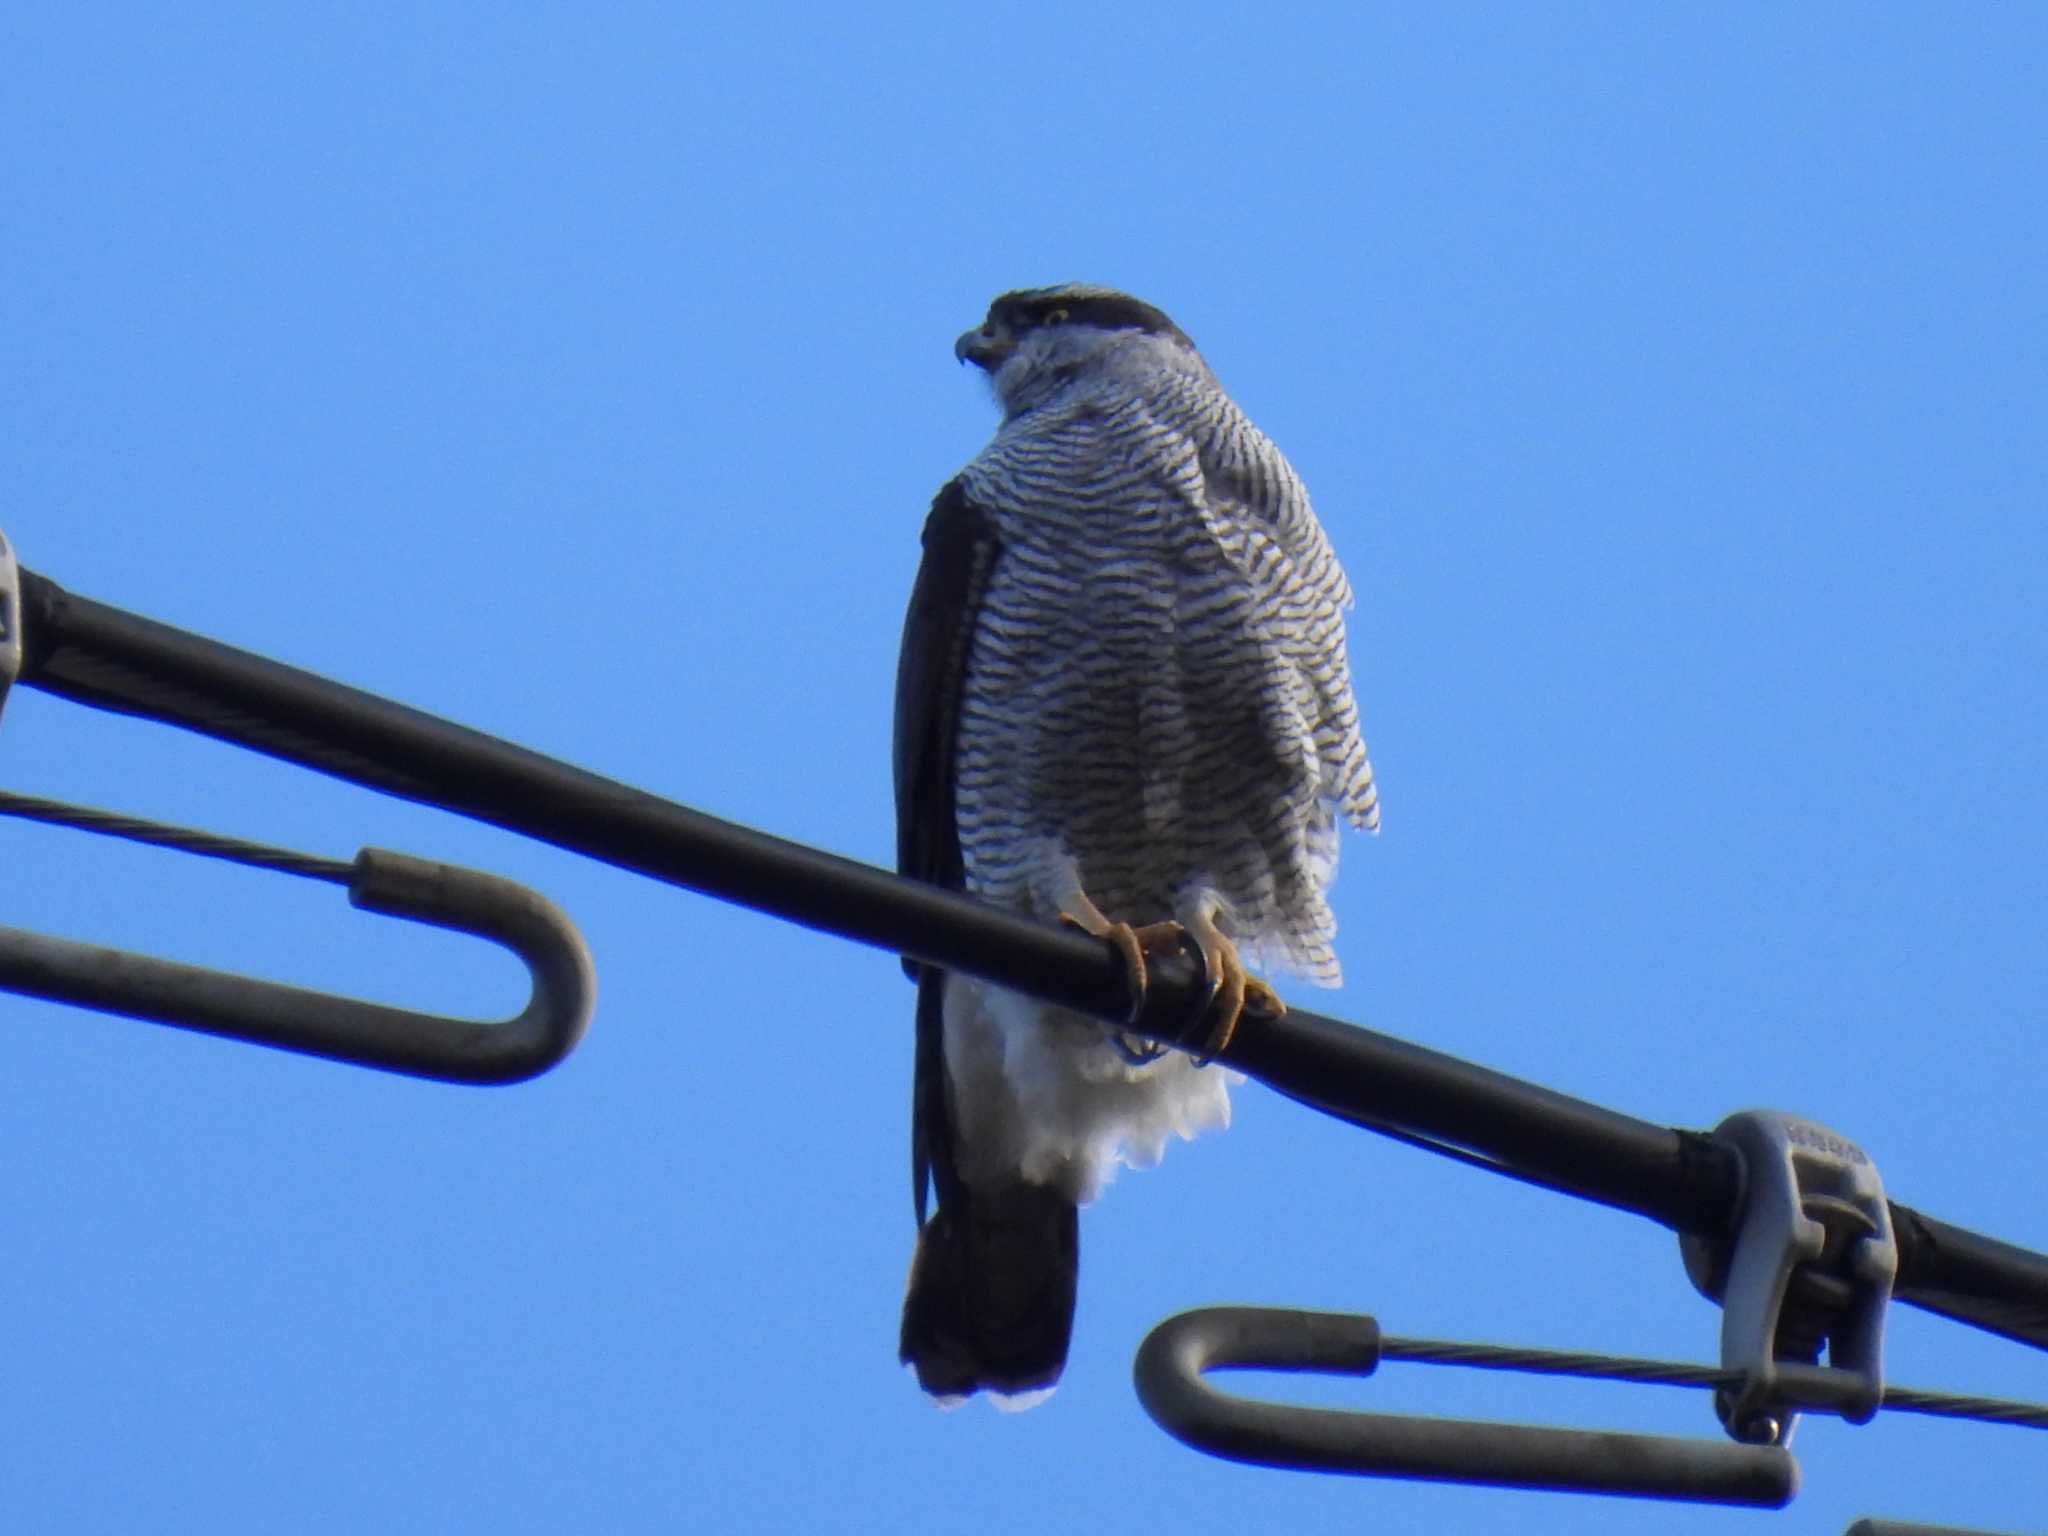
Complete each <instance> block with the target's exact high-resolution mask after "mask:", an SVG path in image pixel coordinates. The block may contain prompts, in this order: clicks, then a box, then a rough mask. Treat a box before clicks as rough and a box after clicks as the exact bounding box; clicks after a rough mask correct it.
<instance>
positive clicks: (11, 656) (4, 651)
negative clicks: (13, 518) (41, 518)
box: [0, 533, 21, 709]
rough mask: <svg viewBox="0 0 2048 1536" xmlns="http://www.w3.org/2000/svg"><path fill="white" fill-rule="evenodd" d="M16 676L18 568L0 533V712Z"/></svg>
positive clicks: (18, 672) (18, 670)
mask: <svg viewBox="0 0 2048 1536" xmlns="http://www.w3.org/2000/svg"><path fill="white" fill-rule="evenodd" d="M20 676H21V567H20V566H18V565H16V564H15V562H14V549H13V546H12V545H10V544H9V543H8V542H7V535H6V534H4V533H0V709H5V708H6V707H7V690H8V689H9V688H11V687H13V686H14V680H15V679H16V678H17V677H20Z"/></svg>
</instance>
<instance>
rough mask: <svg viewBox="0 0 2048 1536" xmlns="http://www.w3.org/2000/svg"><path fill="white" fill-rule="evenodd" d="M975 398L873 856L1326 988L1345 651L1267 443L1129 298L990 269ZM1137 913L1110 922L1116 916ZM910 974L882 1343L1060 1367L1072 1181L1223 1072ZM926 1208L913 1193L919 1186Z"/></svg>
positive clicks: (1224, 1028) (1220, 967) (1353, 797)
mask: <svg viewBox="0 0 2048 1536" xmlns="http://www.w3.org/2000/svg"><path fill="white" fill-rule="evenodd" d="M953 350H954V352H955V353H956V354H957V355H958V356H959V357H960V358H961V359H963V360H965V361H968V362H972V363H974V364H976V365H977V366H978V367H980V368H982V369H983V370H985V371H986V372H987V374H988V376H989V381H990V383H991V385H992V386H993V388H994V390H995V396H996V399H997V401H998V403H999V404H1000V405H1001V407H1002V412H1003V420H1002V425H1001V426H1000V427H998V428H997V429H996V435H995V438H994V440H993V441H991V442H990V443H989V445H988V446H987V447H986V448H984V449H983V450H982V451H981V453H980V455H979V456H977V457H976V458H975V459H974V461H973V462H972V463H970V464H969V465H968V466H967V467H966V468H965V469H964V470H962V471H961V472H960V474H959V476H958V477H957V478H955V479H954V480H953V481H952V482H950V483H949V484H948V485H946V486H945V488H944V489H942V490H941V491H940V492H939V494H938V497H937V499H936V500H935V502H934V503H933V506H932V510H931V516H930V518H929V520H928V521H927V522H926V524H925V531H924V562H923V566H922V568H921V569H920V570H919V572H918V577H917V586H916V589H915V591H914V592H913V594H912V597H911V601H910V613H909V617H908V619H907V620H906V622H905V626H904V636H903V654H902V661H901V665H900V669H899V672H898V676H897V692H896V751H895V767H896V815H897V840H898V841H897V847H898V862H899V866H900V868H901V870H902V872H903V873H904V874H906V875H910V876H913V877H915V878H917V879H920V880H927V881H931V882H933V883H934V884H938V885H944V886H950V887H953V888H955V889H964V890H967V891H971V892H973V893H974V894H975V895H977V896H980V897H982V898H983V899H984V900H987V901H991V902H994V903H997V904H998V905H1000V906H1003V907H1007V908H1009V909H1011V910H1013V911H1016V912H1021V913H1026V914H1030V915H1032V916H1036V917H1043V918H1046V919H1049V920H1050V919H1055V918H1057V919H1062V920H1065V921H1067V922H1071V923H1074V924H1077V925H1078V926H1080V927H1082V928H1084V929H1086V930H1087V931H1088V932H1090V933H1095V934H1099V935H1102V936H1103V937H1106V938H1110V939H1112V940H1114V941H1115V942H1116V943H1117V944H1118V945H1119V947H1120V948H1121V949H1122V950H1123V952H1124V954H1125V958H1126V963H1127V964H1128V965H1129V967H1130V970H1131V978H1132V986H1133V990H1134V993H1135V994H1136V995H1140V996H1141V995H1142V990H1143V986H1144V979H1145V960H1146V956H1147V955H1148V954H1158V953H1161V952H1162V951H1163V950H1164V949H1166V948H1169V947H1177V946H1178V945H1179V944H1180V943H1182V942H1183V941H1184V940H1192V941H1193V942H1195V943H1197V944H1199V945H1200V946H1201V949H1202V951H1203V954H1204V957H1205V959H1207V961H1208V962H1209V965H1210V974H1211V976H1212V977H1217V978H1220V980H1221V986H1220V988H1219V993H1218V997H1217V999H1216V1002H1215V1003H1214V1004H1213V1005H1212V1009H1211V1013H1210V1016H1209V1020H1208V1024H1207V1029H1206V1033H1207V1035H1208V1038H1207V1040H1206V1041H1204V1042H1198V1043H1201V1044H1205V1045H1206V1046H1207V1048H1208V1049H1210V1050H1212V1051H1213V1050H1215V1049H1219V1048H1220V1047H1221V1046H1222V1044H1223V1043H1224V1042H1225V1041H1226V1040H1227V1039H1228V1038H1229V1034H1230V1031H1231V1030H1232V1028H1234V1027H1235V1024H1236V1022H1237V1019H1238V1017H1239V1013H1240V1010H1241V1009H1242V1008H1244V1007H1245V1006H1246V1005H1247V1003H1249V1005H1250V1006H1252V1007H1253V1008H1256V1009H1264V1010H1267V1011H1271V1012H1278V1011H1280V1008H1281V1005H1280V1002H1279V999H1278V998H1276V997H1274V996H1273V994H1272V992H1271V990H1270V989H1269V988H1267V987H1265V985H1264V984H1263V983H1261V982H1258V981H1255V980H1253V981H1249V982H1248V981H1247V978H1246V976H1245V971H1244V967H1243V965H1242V964H1241V963H1240V961H1239V959H1238V953H1237V952H1238V951H1239V950H1242V951H1243V952H1244V953H1245V954H1246V955H1247V956H1248V957H1249V958H1251V959H1252V960H1253V961H1255V962H1256V963H1258V964H1260V965H1261V966H1264V967H1266V968H1269V969H1274V970H1282V971H1290V972H1293V973H1295V974H1297V975H1300V976H1303V977H1305V978H1307V979H1308V980H1310V981H1313V982H1318V983H1321V984H1324V985H1335V984H1336V982H1337V980H1338V968H1337V957H1336V955H1335V954H1334V953H1333V952H1332V951H1331V947H1330V940H1331V937H1332V935H1333V933H1334V930H1335V926H1336V925H1335V921H1334V919H1333V918H1332V917H1331V914H1330V908H1329V906H1328V904H1327V903H1326V901H1325V900H1324V891H1325V889H1326V888H1327V887H1328V885H1329V883H1330V879H1331V877H1332V875H1333V874H1334V872H1335V869H1336V863H1337V821H1338V818H1339V817H1340V816H1341V817H1342V818H1343V819H1344V820H1346V821H1349V822H1350V823H1351V824H1352V825H1353V826H1356V827H1361V828H1364V829H1366V830H1371V829H1373V828H1375V827H1377V826H1378V824H1379V809H1378V800H1377V796H1376V794H1375V792H1374V789H1373V781H1372V769H1371V767H1370V766H1369V764H1368V763H1367V761H1366V755H1365V745H1364V743H1363V742H1362V741H1361V740H1360V739H1359V734H1358V710H1357V705H1356V703H1355V702H1354V700H1353V698H1352V694H1351V677H1350V669H1349V665H1348V663H1347V661H1346V658H1345V652H1344V628H1343V617H1342V611H1343V609H1344V608H1345V607H1346V606H1348V605H1349V603H1350V601H1351V590H1350V587H1349V586H1348V585H1347V583H1346V582H1345V579H1344V573H1343V571H1342V570H1341V569H1340V568H1339V567H1338V564H1337V560H1336V557H1335V556H1334V555H1333V554H1332V553H1331V552H1330V546H1329V544H1328V542H1327V541H1326V540H1325V538H1324V536H1323V530H1322V528H1321V527H1320V526H1319V525H1318V524H1317V522H1316V519H1315V516H1314V514H1313V513H1311V512H1310V510H1309V504H1308V496H1307V494H1306V493H1305V492H1304V491H1303V489H1302V486H1301V482H1300V480H1299V479H1297V478H1296V477H1295V474H1294V471H1293V469H1292V468H1290V467H1289V465H1288V463H1287V461H1286V460H1285V459H1284V458H1282V457H1281V456H1280V451H1279V450H1278V449H1277V448H1275V447H1274V446H1273V444H1272V443H1271V442H1269V441H1268V440H1267V438H1266V437H1265V435H1264V434H1263V433H1261V432H1260V431H1259V430H1258V428H1256V427H1254V426H1253V425H1252V424H1251V422H1249V421H1248V420H1246V419H1245V416H1244V414H1243V413H1242V412H1241V411H1239V410H1238V408H1237V407H1236V406H1235V405H1233V404H1232V403H1231V401H1230V397H1229V396H1227V395H1226V394H1224V393H1223V390H1222V388H1221V386H1219V385H1218V384H1217V382H1216V379H1215V376H1214V375H1213V374H1211V373H1210V372H1209V368H1208V365H1207V364H1205V363H1204V362H1203V361H1202V357H1201V354H1200V353H1198V352H1197V351H1196V350H1195V346H1194V343H1193V342H1191V341H1189V340H1188V338H1187V337H1186V336H1185V335H1184V334H1182V332H1181V330H1180V329H1179V327H1177V326H1175V325H1174V323H1173V322H1172V321H1171V320H1169V319H1167V318H1166V316H1165V315H1163V314H1161V313H1160V312H1159V311H1158V310H1156V309H1154V308H1153V307H1152V306H1151V305H1149V304H1144V303H1141V302H1139V301H1138V300H1137V299H1134V298H1131V297H1130V296H1129V295H1127V294H1122V293H1118V292H1116V291H1114V290H1112V289H1108V288H1096V287H1090V286H1088V285H1085V284H1080V283H1068V284H1063V285H1062V286H1060V287H1056V288H1034V289H1026V290H1022V291H1020V292H1016V293H1008V294H1004V295H1003V296H1002V297H1001V298H999V299H997V300H996V301H995V303H994V304H992V305H991V306H990V307H989V312H988V319H987V320H986V321H985V322H983V324H982V326H981V327H980V329H978V330H973V331H969V332H968V333H967V334H966V335H964V336H962V337H961V338H960V339H959V341H958V342H957V343H955V345H954V349H953ZM1133 924H1136V925H1139V926H1137V927H1135V928H1134V927H1133V926H1131V925H1133ZM911 973H912V975H913V976H915V977H916V979H917V982H918V1000H917V1058H916V1059H917V1066H916V1080H915V1084H914V1087H913V1105H912V1148H913V1150H912V1159H913V1172H912V1177H913V1180H914V1183H915V1186H916V1201H917V1213H918V1220H919V1223H920V1231H919V1233H918V1240H917V1253H916V1256H915V1258H914V1259H913V1260H912V1263H911V1270H910V1286H909V1294H908V1296H907V1297H906V1298H905V1301H904V1305H903V1333H902V1345H901V1351H902V1358H903V1360H904V1361H905V1362H906V1363H907V1364H910V1365H912V1366H914V1367H915V1368H916V1370H917V1376H918V1380H919V1382H920V1383H921V1384H922V1385H923V1387H924V1388H925V1390H926V1391H928V1392H930V1393H932V1394H934V1395H935V1396H938V1397H941V1398H950V1399H955V1400H957V1399H959V1398H963V1397H966V1396H967V1395H969V1394H971V1393H973V1392H975V1391H976V1390H978V1389H983V1388H986V1389H987V1390H988V1391H990V1392H991V1393H993V1394H995V1395H996V1397H997V1401H998V1403H999V1404H1000V1405H1004V1406H1019V1405H1028V1403H1029V1402H1035V1401H1037V1400H1039V1399H1040V1398H1042V1397H1043V1396H1044V1395H1045V1393H1046V1392H1048V1391H1050V1390H1051V1388H1052V1386H1053V1384H1054V1383H1055V1382H1056V1381H1057V1380H1058V1379H1059V1374H1060V1370H1061V1368H1062V1367H1063V1366H1064V1365H1065V1364H1066V1358H1067V1340H1068V1336H1069V1335H1070V1333H1071V1332H1072V1329H1073V1318H1074V1287H1075V1279H1076V1274H1077V1264H1078V1251H1079V1250H1078V1223H1077V1221H1076V1216H1075V1211H1076V1207H1077V1206H1079V1205H1081V1204H1085V1203H1086V1202H1088V1201H1090V1200H1092V1199H1094V1198H1095V1196H1096V1194H1097V1193H1098V1192H1099V1191H1100V1190H1101V1188H1102V1186H1103V1184H1104V1183H1105V1182H1106V1181H1107V1180H1108V1178H1109V1176H1110V1173H1111V1171H1112V1169H1113V1167H1114V1165H1115V1164H1117V1163H1118V1162H1122V1163H1126V1164H1129V1165H1132V1166H1134V1167H1147V1166H1150V1165H1151V1164H1153V1163H1155V1162H1157V1161H1158V1160H1159V1157H1160V1155H1161V1154H1162V1152H1163V1151H1164V1150H1165V1146H1166V1139H1167V1137H1168V1136H1169V1135H1170V1134H1177V1135H1180V1136H1183V1137H1192V1136H1194V1135H1195V1134H1196V1133H1198V1132H1200V1131H1203V1130H1206V1129H1208V1128H1210V1127H1212V1126H1217V1127H1220V1126H1223V1125H1226V1124H1227V1123H1228V1122H1229V1118H1230V1101H1229V1097H1228V1092H1227V1085H1226V1081H1225V1074H1224V1073H1222V1072H1220V1071H1214V1070H1209V1069H1206V1068H1205V1067H1204V1066H1202V1065H1201V1064H1200V1063H1198V1062H1197V1061H1196V1060H1194V1059H1192V1058H1191V1057H1189V1056H1188V1055H1186V1054H1183V1053H1181V1052H1178V1051H1160V1050H1158V1049H1156V1048H1152V1047H1147V1046H1144V1045H1143V1044H1142V1043H1140V1042H1138V1041H1135V1040H1133V1039H1131V1038H1130V1037H1127V1036H1123V1035H1120V1034H1118V1033H1117V1032H1116V1031H1115V1030H1114V1029H1113V1028H1110V1027H1106V1026H1104V1025H1101V1024H1099V1023H1097V1022H1095V1021H1094V1020H1092V1019H1088V1018H1084V1017H1080V1016H1078V1015H1074V1014H1070V1013H1065V1012H1062V1011H1061V1010H1060V1009H1058V1008H1054V1007H1052V1006H1050V1005H1048V1004H1045V1003H1041V1002H1037V1001H1035V1000H1033V999H1031V998H1029V997H1023V996H1019V995H1017V994H1015V993H1010V992H1005V991H1002V990H1000V989H998V988H994V987H989V986H986V985H984V984H983V983H981V982H978V981H975V980H973V979H971V978H968V977H964V976H950V975H947V974H946V973H944V972H942V971H939V970H937V969H934V968H930V967H920V966H912V967H911ZM928 1187H929V1188H930V1190H931V1191H932V1192H934V1193H935V1194H936V1195H937V1197H938V1207H937V1209H936V1210H935V1211H934V1212H933V1213H932V1215H931V1218H930V1220H928V1221H927V1220H926V1219H925V1209H926V1193H927V1188H928Z"/></svg>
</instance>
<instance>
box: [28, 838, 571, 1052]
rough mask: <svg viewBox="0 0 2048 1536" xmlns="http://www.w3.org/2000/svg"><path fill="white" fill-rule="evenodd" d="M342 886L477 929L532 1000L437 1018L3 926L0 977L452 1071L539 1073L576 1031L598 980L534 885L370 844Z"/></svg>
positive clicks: (65, 998) (292, 1041) (427, 919)
mask: <svg viewBox="0 0 2048 1536" xmlns="http://www.w3.org/2000/svg"><path fill="white" fill-rule="evenodd" d="M339 867H347V866H339ZM348 894H349V901H350V902H351V903H352V904H353V905H355V906H357V907H360V908H361V909H362V910H364V911H366V912H379V913H384V914H386V915H389V916H392V917H403V918H408V919H410V920H411V921H413V922H418V923H428V924H431V925H432V926H434V927H436V928H448V929H452V930H454V931H456V932H458V933H472V934H475V935H477V936H478V937H479V938H485V939H489V940H490V941H491V942H492V943H494V944H498V945H501V946H503V947H504V948H506V949H509V950H511V951H512V952H513V953H514V954H516V955H517V956H519V958H520V959H521V960H523V961H525V962H526V967H527V969H528V970H529V971H530V972H531V973H532V976H533V992H532V995H531V997H530V998H529V1000H528V1002H527V1005H526V1007H525V1008H524V1009H522V1010H521V1011H520V1012H519V1013H518V1014H517V1015H515V1016H514V1017H512V1018H509V1019H505V1020H503V1021H501V1022H497V1023H492V1022H488V1021H479V1020H470V1019H451V1018H444V1017H442V1016H440V1015H438V1014H431V1013H415V1012H413V1011H412V1010H410V1009H406V1008H391V1007H386V1006H384V1005H383V1004H380V1003H367V1002H362V1001H360V1000H358V999H355V998H350V997H340V996H337V995H335V994H333V993H328V992H312V991H307V990H304V989H302V988H299V987H290V986H285V985H282V984H281V983H277V982H269V981H257V980H255V979H253V978H251V977H247V976H236V975H232V974H230V973H228V972H226V971H212V970H206V969H203V968H201V967H199V966H193V965H182V964H179V963H178V962H176V961H172V960H160V959H157V958H155V957H153V956H150V955H138V954H133V953H130V952H129V951H126V950H119V949H106V948H102V947H100V946H98V945H94V944H80V943H75V942H73V941H72V940H69V939H60V938H53V937H51V936H49V935H46V934H39V933H28V932H24V931H23V930H21V929H18V928H5V927H0V988H5V989H6V990H8V991H12V992H20V993H24V994H26V995H28V996H31V997H40V998H46V999H48V1000H50V1001H52V1002H61V1003H74V1004H77V1005H78V1006H80V1007H84V1008H96V1009H99V1010H100V1011H101V1012H104V1013H119V1014H125V1015H127V1016H128V1017H131V1018H137V1019H149V1020H153V1021H154V1022H156V1023H159V1024H172V1025H176V1026H177V1027H178V1028H180V1029H192V1030H199V1031H202V1032H204V1033H206V1034H212V1035H223V1036H226V1037H228V1038H229V1039H234V1040H247V1041H252V1042H254V1043H256V1044H259V1045H271V1046H278V1047H281V1048H282V1049H284V1050H288V1051H303V1052H305V1053H307V1054H308V1055H313V1056H326V1057H331V1058H332V1059H334V1060H336V1061H346V1062H353V1063H354V1064H355V1065H357V1066H364V1067H381V1068H384V1069H385V1070H387V1071H391V1072H404V1073H408V1074H410V1075H411V1076H414V1077H431V1078H439V1079H441V1080H443V1081H445V1082H453V1083H511V1082H518V1081H520V1080H521V1079H523V1078H529V1077H533V1076H536V1075H538V1074H539V1073H542V1072H545V1071H546V1070H547V1069H548V1068H550V1067H552V1066H554V1065H555V1063H557V1062H559V1061H560V1060H561V1059H562V1058H563V1057H564V1056H567V1055H568V1054H569V1052H570V1051H571V1050H573V1049H575V1046H576V1043H577V1041H579V1040H581V1039H582V1038H583V1031H584V1029H585V1027H586V1026H587V1025H588V1024H589V1022H590V1012H591V1007H592V1004H593V1002H594V1001H595V998H596V988H597V979H596V974H595V972H594V971H593V969H592V967H591V963H590V952H589V950H588V949H587V948H585V946H584V943H583V939H582V936H581V935H580V934H578V933H577V931H576V929H575V928H574V927H573V926H572V925H571V924H570V922H569V920H568V918H566V917H565V916H563V915H562V912H561V911H560V909H559V908H557V907H556V906H555V905H554V904H553V903H552V902H550V901H549V900H548V899H547V898H546V897H544V896H542V895H540V894H539V893H538V892H536V891H530V890H528V889H527V888H526V887H525V886H523V885H515V884H514V883H513V882H512V881H510V880H502V879H500V878H499V877H497V876H496V875H487V874H483V873H481V872H479V871H477V870H473V869H459V868H457V867H455V866H454V865H450V864H436V863H431V862H429V861H428V860H425V859H416V858H413V857H412V856H411V855H409V854H403V853H392V852H389V851H387V850H385V849H381V848H365V849H364V850H363V851H362V852H361V853H359V854H357V855H356V859H355V864H354V866H353V872H352V874H351V875H350V877H349V880H348Z"/></svg>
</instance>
